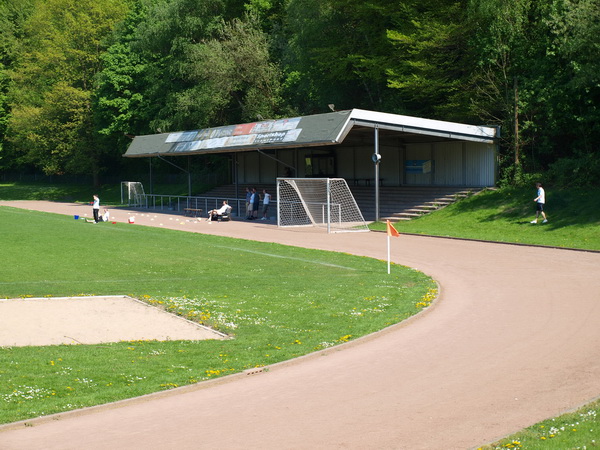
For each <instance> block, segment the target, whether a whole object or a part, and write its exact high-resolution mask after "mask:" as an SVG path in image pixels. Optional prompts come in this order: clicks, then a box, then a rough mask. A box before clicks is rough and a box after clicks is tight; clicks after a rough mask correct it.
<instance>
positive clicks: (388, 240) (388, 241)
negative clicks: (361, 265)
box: [387, 234, 390, 275]
mask: <svg viewBox="0 0 600 450" xmlns="http://www.w3.org/2000/svg"><path fill="white" fill-rule="evenodd" d="M387 245H388V249H387V250H388V252H387V255H388V275H389V274H390V235H389V234H388V237H387Z"/></svg>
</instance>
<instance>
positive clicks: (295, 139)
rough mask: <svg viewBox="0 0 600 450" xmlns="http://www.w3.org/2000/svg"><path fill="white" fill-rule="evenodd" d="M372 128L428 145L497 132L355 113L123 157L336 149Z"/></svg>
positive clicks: (268, 123) (139, 140) (194, 135)
mask: <svg viewBox="0 0 600 450" xmlns="http://www.w3.org/2000/svg"><path fill="white" fill-rule="evenodd" d="M373 128H378V129H380V130H382V133H385V134H386V135H387V136H391V135H393V136H395V137H396V138H398V139H400V140H401V141H403V142H428V141H431V140H432V138H435V139H436V140H460V141H475V142H484V143H493V142H494V141H495V139H496V138H497V137H498V136H497V133H498V129H497V128H493V127H482V126H475V125H465V124H461V123H454V122H445V121H441V120H431V119H422V118H419V117H411V116H403V115H398V114H389V113H381V112H375V111H366V110H362V109H352V110H347V111H336V112H331V113H325V114H315V115H311V116H303V117H294V118H288V119H277V120H265V121H261V122H254V123H244V124H239V125H228V126H222V127H215V128H205V129H202V130H192V131H181V132H176V133H160V134H152V135H146V136H136V137H135V138H134V139H133V141H132V142H131V144H130V146H129V148H128V149H127V152H126V153H125V155H124V156H125V157H129V158H135V157H150V156H159V155H160V156H167V155H168V156H176V155H193V154H208V153H223V152H228V153H231V152H240V151H249V150H268V149H279V148H299V147H312V146H324V145H336V144H341V143H342V142H348V141H349V140H362V139H363V138H365V139H368V138H370V136H372V129H373ZM369 130H370V131H369ZM367 134H368V136H367Z"/></svg>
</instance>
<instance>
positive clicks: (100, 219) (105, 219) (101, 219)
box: [85, 209, 110, 223]
mask: <svg viewBox="0 0 600 450" xmlns="http://www.w3.org/2000/svg"><path fill="white" fill-rule="evenodd" d="M109 220H110V214H109V213H108V209H105V210H104V214H102V215H101V216H100V217H98V222H96V221H95V220H93V219H85V221H86V222H87V223H99V222H108V221H109Z"/></svg>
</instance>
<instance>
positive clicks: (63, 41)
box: [0, 0, 600, 187]
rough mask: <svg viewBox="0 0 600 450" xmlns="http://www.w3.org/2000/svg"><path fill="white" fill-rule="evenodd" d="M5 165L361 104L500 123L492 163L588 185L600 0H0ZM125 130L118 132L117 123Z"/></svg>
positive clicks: (0, 134) (95, 153)
mask: <svg viewBox="0 0 600 450" xmlns="http://www.w3.org/2000/svg"><path fill="white" fill-rule="evenodd" d="M0 33H1V34H2V36H1V39H0V42H1V44H0V174H2V173H5V174H7V173H11V174H15V173H24V172H27V173H31V172H37V173H43V174H46V175H56V176H62V175H77V174H87V175H90V176H91V177H92V179H93V182H94V183H95V184H98V183H99V182H100V180H101V179H102V176H103V175H106V174H107V173H119V172H120V171H124V170H127V167H126V165H127V164H128V161H125V158H122V155H123V153H124V152H125V150H126V148H127V146H128V144H129V143H130V142H131V141H130V138H129V137H130V136H133V135H141V134H151V133H158V132H167V131H180V130H190V129H199V128H205V127H211V126H221V125H227V124H234V123H243V122H253V121H256V120H261V119H263V118H264V119H275V118H281V117H293V116H299V115H307V114H316V113H322V112H327V111H329V109H328V105H329V104H334V105H335V108H336V109H337V110H344V109H351V108H362V109H368V110H374V111H382V112H390V113H397V114H405V115H412V116H419V117H425V118H430V119H440V120H446V121H455V122H463V123H469V124H475V125H488V126H489V125H491V126H500V127H501V130H502V138H501V142H500V154H499V158H500V169H501V171H500V178H499V182H500V183H501V184H502V183H505V184H518V183H520V182H522V181H523V180H528V179H530V177H531V176H539V175H540V174H543V176H544V179H545V180H549V181H550V182H552V183H554V184H555V185H560V186H564V187H568V186H589V185H598V184H600V158H598V156H599V153H600V151H599V148H600V120H599V119H600V0H436V1H433V0H396V1H394V0H246V1H242V0H0ZM128 136H129V137H128Z"/></svg>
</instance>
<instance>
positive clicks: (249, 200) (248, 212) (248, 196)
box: [246, 187, 252, 219]
mask: <svg viewBox="0 0 600 450" xmlns="http://www.w3.org/2000/svg"><path fill="white" fill-rule="evenodd" d="M251 215H252V192H251V191H250V188H248V187H247V188H246V219H249V218H250V216H251Z"/></svg>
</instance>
